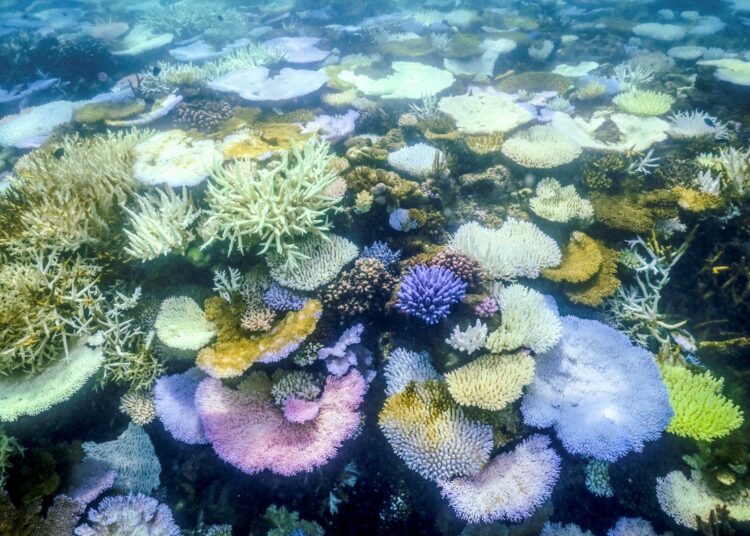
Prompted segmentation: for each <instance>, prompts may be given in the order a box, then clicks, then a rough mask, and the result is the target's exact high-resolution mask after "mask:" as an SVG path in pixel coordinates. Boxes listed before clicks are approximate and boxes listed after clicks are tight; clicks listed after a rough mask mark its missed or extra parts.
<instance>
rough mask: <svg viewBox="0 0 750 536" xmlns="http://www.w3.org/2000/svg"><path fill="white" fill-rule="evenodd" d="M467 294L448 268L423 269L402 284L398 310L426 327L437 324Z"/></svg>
mask: <svg viewBox="0 0 750 536" xmlns="http://www.w3.org/2000/svg"><path fill="white" fill-rule="evenodd" d="M465 293H466V283H464V282H463V281H461V279H459V278H458V277H457V276H456V275H455V274H454V273H453V272H451V271H450V270H448V269H447V268H442V267H432V266H430V267H428V266H422V265H420V266H416V267H415V268H413V269H412V270H411V271H410V272H409V273H408V274H406V276H405V277H404V279H403V281H401V286H400V287H399V290H398V301H397V303H396V307H397V308H398V309H399V310H400V311H402V312H404V313H406V314H408V315H410V316H415V317H417V318H419V319H420V320H422V321H424V322H426V323H427V324H437V323H438V322H440V321H441V320H442V319H443V318H445V317H446V316H448V314H449V313H450V308H451V306H452V305H453V304H455V303H458V302H460V301H461V300H462V299H463V297H464V294H465Z"/></svg>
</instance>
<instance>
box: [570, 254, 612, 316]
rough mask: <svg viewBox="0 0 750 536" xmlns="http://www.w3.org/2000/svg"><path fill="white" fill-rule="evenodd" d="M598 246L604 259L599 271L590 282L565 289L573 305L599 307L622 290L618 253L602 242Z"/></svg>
mask: <svg viewBox="0 0 750 536" xmlns="http://www.w3.org/2000/svg"><path fill="white" fill-rule="evenodd" d="M597 245H598V246H599V254H600V255H601V257H602V265H601V268H599V271H598V272H596V274H594V277H592V278H591V279H589V280H588V281H585V282H583V283H578V284H575V285H569V286H567V287H566V288H565V295H566V296H567V297H568V299H569V300H570V301H572V302H573V303H580V304H581V305H588V306H590V307H598V306H599V305H601V304H602V303H603V302H604V300H605V299H606V298H609V297H610V296H612V295H613V294H614V293H615V292H616V291H617V289H618V288H620V280H619V279H618V277H617V258H618V253H617V251H616V250H614V249H610V248H608V247H606V246H605V245H603V244H601V243H600V242H597Z"/></svg>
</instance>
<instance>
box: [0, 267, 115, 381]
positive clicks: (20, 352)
mask: <svg viewBox="0 0 750 536" xmlns="http://www.w3.org/2000/svg"><path fill="white" fill-rule="evenodd" d="M100 271H101V269H100V268H99V267H98V266H96V265H94V264H91V263H89V262H87V261H84V260H83V259H82V258H80V257H77V256H76V257H72V258H68V259H62V258H60V256H59V255H56V254H51V255H49V256H46V257H45V256H44V255H43V254H41V253H36V254H34V255H33V256H32V257H31V260H30V261H29V262H8V263H4V264H3V266H2V267H0V341H2V344H0V375H7V374H13V373H38V372H39V371H40V370H42V369H43V368H44V367H46V366H49V365H50V364H52V363H54V362H55V361H57V360H59V359H60V358H64V357H67V356H68V353H69V349H70V348H71V347H72V345H73V341H74V340H75V339H77V338H81V337H85V336H87V335H90V334H91V333H93V332H94V331H95V330H96V328H97V325H96V323H95V319H96V317H97V316H98V315H99V314H101V312H102V310H103V308H104V306H105V298H104V295H103V294H102V292H101V291H100V290H99V288H98V286H97V283H98V281H99V277H100Z"/></svg>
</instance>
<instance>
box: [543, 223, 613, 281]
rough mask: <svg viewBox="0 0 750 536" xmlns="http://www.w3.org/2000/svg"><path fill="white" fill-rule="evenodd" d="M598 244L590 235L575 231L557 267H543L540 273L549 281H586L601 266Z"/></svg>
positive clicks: (601, 259)
mask: <svg viewBox="0 0 750 536" xmlns="http://www.w3.org/2000/svg"><path fill="white" fill-rule="evenodd" d="M599 248H600V245H599V244H598V243H597V241H596V240H594V239H593V238H591V237H590V236H588V235H586V234H584V233H582V232H580V231H575V232H574V233H573V234H572V236H571V237H570V242H568V245H567V246H565V251H564V252H563V258H562V262H561V263H560V266H558V267H557V268H545V269H544V270H542V275H543V276H544V277H545V278H547V279H549V280H550V281H557V282H560V281H565V282H566V283H583V282H584V281H588V280H589V279H591V278H592V277H594V275H596V273H597V272H598V271H599V269H600V268H601V266H602V261H603V257H602V253H601V251H600V249H599Z"/></svg>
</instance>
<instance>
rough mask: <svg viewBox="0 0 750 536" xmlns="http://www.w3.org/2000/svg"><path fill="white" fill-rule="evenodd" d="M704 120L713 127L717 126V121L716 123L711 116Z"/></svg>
mask: <svg viewBox="0 0 750 536" xmlns="http://www.w3.org/2000/svg"><path fill="white" fill-rule="evenodd" d="M703 122H704V123H706V125H708V126H709V127H711V128H716V123H714V122H713V120H712V119H711V118H710V117H706V118H705V119H703Z"/></svg>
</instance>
